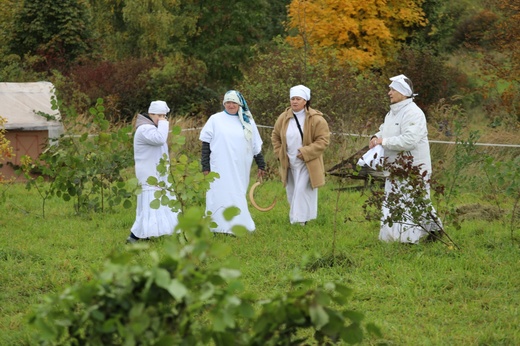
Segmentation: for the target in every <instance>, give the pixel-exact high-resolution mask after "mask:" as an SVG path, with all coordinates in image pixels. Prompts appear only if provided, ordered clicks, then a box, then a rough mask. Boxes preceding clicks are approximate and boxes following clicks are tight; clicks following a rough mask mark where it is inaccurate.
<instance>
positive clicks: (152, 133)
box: [140, 120, 170, 146]
mask: <svg viewBox="0 0 520 346" xmlns="http://www.w3.org/2000/svg"><path fill="white" fill-rule="evenodd" d="M169 127H170V123H169V122H168V120H159V123H158V125H157V127H155V126H153V125H141V126H140V128H142V130H141V139H142V141H143V143H146V144H149V145H153V146H160V145H163V144H164V143H166V141H167V140H168V130H169Z"/></svg>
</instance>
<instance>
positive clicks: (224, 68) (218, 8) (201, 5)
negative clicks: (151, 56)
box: [184, 0, 290, 86]
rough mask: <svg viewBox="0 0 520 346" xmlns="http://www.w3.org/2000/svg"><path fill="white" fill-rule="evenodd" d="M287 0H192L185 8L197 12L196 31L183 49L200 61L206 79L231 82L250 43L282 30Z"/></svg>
mask: <svg viewBox="0 0 520 346" xmlns="http://www.w3.org/2000/svg"><path fill="white" fill-rule="evenodd" d="M289 2H290V1H289V0H276V1H268V0H237V1H224V0H212V1H207V0H193V1H192V2H191V3H189V2H186V3H185V4H184V10H185V11H191V12H195V13H198V15H199V19H198V23H197V28H198V32H197V35H195V36H193V37H191V38H190V39H189V44H188V46H187V47H186V50H185V51H186V53H187V54H188V55H193V56H195V57H196V58H198V59H200V60H202V61H204V62H205V63H206V65H207V67H208V74H209V78H210V80H212V81H214V82H215V83H217V84H219V85H222V84H224V85H226V86H232V85H233V83H234V82H235V81H236V79H237V78H240V77H241V76H242V75H241V71H240V68H241V66H244V65H245V64H246V63H247V60H248V58H250V57H251V55H252V52H251V50H250V48H251V46H253V45H259V44H262V43H267V42H269V41H270V40H271V39H272V38H273V37H275V36H277V35H281V34H283V32H284V29H283V25H282V24H283V21H285V20H286V18H287V11H286V5H287V4H288V3H289Z"/></svg>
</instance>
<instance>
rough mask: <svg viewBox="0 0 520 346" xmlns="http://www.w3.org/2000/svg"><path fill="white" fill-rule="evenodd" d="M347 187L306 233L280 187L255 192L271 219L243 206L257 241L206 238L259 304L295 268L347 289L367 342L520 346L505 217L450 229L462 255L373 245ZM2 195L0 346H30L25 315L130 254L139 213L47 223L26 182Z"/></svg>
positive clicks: (467, 199)
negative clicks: (374, 331) (225, 249)
mask: <svg viewBox="0 0 520 346" xmlns="http://www.w3.org/2000/svg"><path fill="white" fill-rule="evenodd" d="M252 183H253V181H252ZM349 184H358V183H356V182H341V181H339V180H336V179H335V178H332V177H331V178H330V179H329V183H328V184H327V185H326V186H325V187H324V188H322V189H321V190H320V192H319V198H320V200H319V216H318V219H317V220H314V221H312V222H309V223H308V224H307V225H306V226H299V225H290V224H289V222H288V208H289V207H288V203H287V201H286V199H285V194H284V190H283V188H282V187H281V184H280V183H279V182H278V181H276V180H267V181H266V182H264V184H262V185H261V186H260V187H258V188H257V191H256V193H255V195H256V196H257V201H258V202H259V203H261V204H266V205H267V204H268V203H270V201H272V199H273V198H277V204H276V206H275V208H274V209H273V210H271V211H268V212H260V211H257V210H255V209H254V208H252V207H251V212H252V214H253V218H254V220H255V222H256V225H257V229H256V231H255V232H254V233H251V234H248V235H247V236H244V237H237V238H233V237H227V236H215V237H214V241H215V242H221V243H225V244H226V245H228V246H229V247H230V248H231V250H232V251H231V253H232V256H233V258H234V261H235V263H236V264H237V267H238V268H239V269H240V270H241V272H242V281H243V283H244V286H245V288H246V290H247V291H248V292H251V293H253V294H254V295H255V296H256V297H258V298H259V299H260V298H267V297H270V296H271V295H273V294H275V293H276V292H282V291H284V290H288V289H289V287H288V284H287V280H286V278H287V277H288V276H289V275H290V274H291V273H293V272H294V271H295V270H300V271H301V273H302V275H304V276H306V277H309V278H312V279H313V280H315V281H316V282H317V283H322V282H323V283H324V282H341V283H344V284H345V285H347V286H348V287H350V288H351V289H353V295H352V298H351V300H350V302H349V306H348V307H344V308H349V309H352V310H356V311H358V312H361V313H363V314H364V316H365V317H364V322H372V323H374V324H376V325H377V326H378V327H379V328H380V329H381V332H382V337H376V336H373V335H368V334H367V335H366V336H365V339H364V341H363V344H366V345H380V344H386V345H518V344H520V328H518V326H519V325H520V311H519V307H520V275H519V274H518V268H519V264H520V251H519V247H518V243H517V241H515V238H517V237H518V234H514V233H513V234H512V231H511V229H510V227H509V225H508V224H507V222H505V221H504V219H500V218H499V219H495V220H490V219H489V218H485V217H484V213H482V212H481V211H480V212H479V210H475V211H476V216H475V217H472V218H468V220H466V221H465V222H463V224H462V228H461V229H460V230H455V229H453V228H450V227H449V226H448V227H447V228H446V229H447V231H448V233H449V235H450V236H451V238H452V239H453V240H454V242H455V243H456V244H457V245H458V246H459V247H460V249H454V248H449V247H447V246H446V245H443V244H441V243H439V242H436V243H425V244H419V245H415V246H412V245H403V244H396V243H391V244H387V243H381V242H380V241H379V240H378V232H379V225H378V223H377V222H374V221H366V220H365V219H364V216H363V211H362V204H363V201H364V200H365V199H366V197H367V194H368V193H369V192H368V191H363V190H357V189H344V187H345V185H349ZM340 187H341V189H338V188H340ZM2 188H3V189H4V190H3V195H4V201H3V202H2V205H1V208H2V210H3V211H2V213H1V214H0V215H1V217H0V229H2V235H3V236H2V237H1V238H0V302H1V304H0V311H1V313H0V345H31V344H34V343H33V341H32V340H33V339H32V338H31V335H32V334H33V333H34V332H35V331H34V329H32V328H31V326H30V325H29V324H28V316H29V315H30V313H31V312H32V311H34V308H35V306H36V305H37V304H39V303H40V302H41V301H42V298H43V297H44V296H46V295H50V294H55V293H59V292H61V291H63V290H64V289H65V288H66V287H68V286H71V285H73V284H75V283H81V282H86V281H88V280H89V279H91V278H93V277H94V276H95V275H96V273H97V272H99V271H100V270H101V269H102V267H103V264H104V262H105V261H106V259H107V257H108V256H109V255H110V254H113V253H118V252H125V251H128V250H129V247H130V246H131V245H126V244H125V239H126V237H127V235H128V232H129V229H130V227H131V225H132V223H133V219H134V216H135V210H134V209H133V207H132V208H130V209H123V208H122V207H120V208H115V210H114V211H113V212H109V213H96V214H91V215H75V214H74V210H73V207H72V205H71V204H70V203H67V202H64V201H62V200H60V199H57V198H52V199H50V200H49V201H47V205H46V213H45V214H46V215H45V218H43V217H42V212H41V204H42V201H41V199H40V198H39V196H38V195H37V193H36V192H35V191H34V190H31V191H27V190H26V189H25V187H24V185H23V184H12V185H6V186H3V187H2ZM476 202H479V203H482V204H483V205H485V204H486V201H485V200H483V199H481V198H480V197H479V194H477V193H475V194H465V195H464V196H462V197H461V199H460V203H461V204H466V205H472V206H476V207H475V208H478V206H479V205H480V204H475V203H476ZM479 215H480V217H479ZM517 232H518V231H517ZM175 238H176V237H175V236H172V237H163V238H158V239H153V240H151V241H148V242H146V244H147V245H148V248H147V249H146V250H143V251H142V252H141V253H139V254H138V255H136V261H139V262H140V263H142V264H143V265H146V264H147V262H148V260H149V256H148V255H149V252H151V251H152V250H155V251H158V252H159V253H161V252H163V251H165V250H164V245H165V243H166V242H168V241H176V239H175ZM331 254H334V257H332V256H331Z"/></svg>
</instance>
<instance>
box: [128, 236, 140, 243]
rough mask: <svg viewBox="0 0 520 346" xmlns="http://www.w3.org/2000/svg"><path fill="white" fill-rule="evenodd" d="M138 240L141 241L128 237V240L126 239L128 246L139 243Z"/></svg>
mask: <svg viewBox="0 0 520 346" xmlns="http://www.w3.org/2000/svg"><path fill="white" fill-rule="evenodd" d="M138 240H139V239H135V238H132V237H128V238H126V242H127V243H128V244H133V243H137V241H138Z"/></svg>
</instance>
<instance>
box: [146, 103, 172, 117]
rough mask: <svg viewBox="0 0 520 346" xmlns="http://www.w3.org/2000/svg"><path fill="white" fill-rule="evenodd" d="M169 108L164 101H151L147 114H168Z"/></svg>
mask: <svg viewBox="0 0 520 346" xmlns="http://www.w3.org/2000/svg"><path fill="white" fill-rule="evenodd" d="M169 111H170V108H168V105H167V104H166V102H164V101H152V102H151V103H150V107H149V108H148V114H168V112H169Z"/></svg>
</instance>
